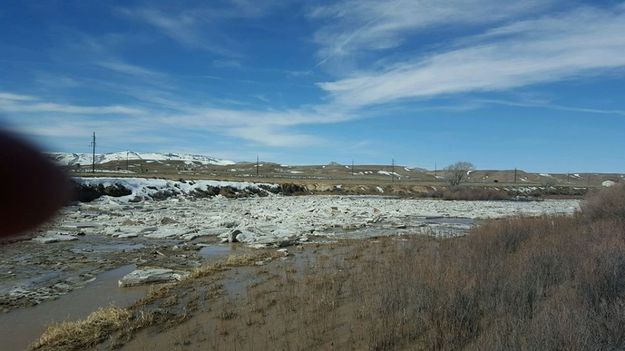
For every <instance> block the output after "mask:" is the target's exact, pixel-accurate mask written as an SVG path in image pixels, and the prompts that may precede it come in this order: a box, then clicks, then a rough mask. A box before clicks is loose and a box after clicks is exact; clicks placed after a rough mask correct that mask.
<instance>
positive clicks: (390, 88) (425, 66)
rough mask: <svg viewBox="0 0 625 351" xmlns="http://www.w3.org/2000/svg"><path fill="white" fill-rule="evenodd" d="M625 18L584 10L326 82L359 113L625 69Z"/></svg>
mask: <svg viewBox="0 0 625 351" xmlns="http://www.w3.org/2000/svg"><path fill="white" fill-rule="evenodd" d="M623 33H625V11H624V10H623V9H622V8H618V9H615V10H613V11H609V10H598V9H590V8H584V9H578V10H575V11H571V12H568V13H565V14H562V15H559V16H551V17H543V18H539V19H534V20H526V21H522V22H517V23H513V24H510V25H506V26H501V27H499V28H496V29H493V30H491V31H489V32H487V33H486V34H485V35H481V36H478V37H476V38H475V40H473V41H470V45H468V46H465V47H461V48H456V49H452V50H449V51H446V52H441V53H436V54H433V55H430V56H428V57H425V58H420V59H415V60H408V61H405V62H399V63H396V64H394V65H392V66H390V67H388V68H387V69H385V70H383V71H373V72H365V73H357V74H356V75H355V76H353V77H350V78H346V79H342V80H338V81H334V82H324V83H320V84H319V86H320V87H321V88H322V89H323V90H325V91H326V92H328V93H329V94H331V95H332V96H333V97H334V99H335V102H336V103H338V104H340V105H344V106H351V107H352V108H356V107H362V106H367V105H372V104H381V103H388V102H392V101H397V100H400V99H407V98H425V97H433V96H437V95H442V94H454V93H467V92H476V91H499V90H506V89H512V88H516V87H521V86H526V85H531V84H536V83H545V82H553V81H558V80H563V79H569V78H575V77H577V76H580V75H585V74H592V73H597V72H603V71H604V70H606V69H613V68H619V67H623V66H625V36H624V35H623Z"/></svg>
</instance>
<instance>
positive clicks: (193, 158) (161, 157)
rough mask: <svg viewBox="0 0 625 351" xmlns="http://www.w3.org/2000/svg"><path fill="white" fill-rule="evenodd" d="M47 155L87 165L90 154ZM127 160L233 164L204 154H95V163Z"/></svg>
mask: <svg viewBox="0 0 625 351" xmlns="http://www.w3.org/2000/svg"><path fill="white" fill-rule="evenodd" d="M49 155H50V156H51V157H52V159H54V160H55V161H56V162H58V163H59V164H61V165H65V166H73V165H76V164H81V165H89V164H91V161H92V160H91V159H92V156H91V154H88V153H81V154H76V153H63V152H50V153H49ZM126 157H128V160H131V161H132V160H150V161H184V162H187V163H190V162H195V163H200V164H204V165H220V166H227V165H232V164H235V162H233V161H228V160H222V159H218V158H214V157H210V156H205V155H192V154H175V153H167V154H164V153H157V152H141V153H139V152H132V151H128V152H126V151H122V152H111V153H107V154H96V155H95V163H96V164H102V163H107V162H111V161H125V160H126Z"/></svg>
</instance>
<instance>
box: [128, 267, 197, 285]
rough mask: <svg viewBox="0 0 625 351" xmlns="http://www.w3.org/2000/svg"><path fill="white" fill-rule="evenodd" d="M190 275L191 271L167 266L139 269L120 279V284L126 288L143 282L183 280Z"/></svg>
mask: <svg viewBox="0 0 625 351" xmlns="http://www.w3.org/2000/svg"><path fill="white" fill-rule="evenodd" d="M188 275H189V273H187V272H179V271H174V270H172V269H165V268H146V269H137V270H134V271H132V272H130V273H128V274H126V275H125V276H124V277H123V278H122V279H120V280H119V282H118V285H119V286H120V287H122V288H124V287H129V286H135V285H142V284H153V283H167V282H174V281H181V280H183V279H184V278H186V277H187V276H188Z"/></svg>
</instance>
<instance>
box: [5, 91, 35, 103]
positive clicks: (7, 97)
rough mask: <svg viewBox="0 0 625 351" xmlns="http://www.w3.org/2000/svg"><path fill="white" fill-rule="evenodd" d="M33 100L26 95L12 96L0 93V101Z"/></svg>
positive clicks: (11, 94)
mask: <svg viewBox="0 0 625 351" xmlns="http://www.w3.org/2000/svg"><path fill="white" fill-rule="evenodd" d="M34 99H35V98H34V97H32V96H28V95H19V94H13V93H6V92H4V93H3V92H0V100H5V101H7V100H8V101H29V100H34Z"/></svg>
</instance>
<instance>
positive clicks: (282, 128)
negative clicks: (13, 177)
mask: <svg viewBox="0 0 625 351" xmlns="http://www.w3.org/2000/svg"><path fill="white" fill-rule="evenodd" d="M624 33H625V4H624V3H623V2H622V1H588V2H584V1H575V0H573V1H571V0H566V1H564V0H562V1H560V0H527V1H522V2H501V1H496V0H458V1H447V0H422V1H406V0H388V1H373V0H359V1H356V0H340V1H334V2H328V1H314V0H311V1H296V0H280V1H278V0H276V1H272V0H267V1H252V0H223V1H208V2H207V1H175V2H172V1H163V2H159V1H124V2H117V1H60V0H59V1H52V0H51V1H11V0H9V1H3V5H2V6H1V7H0V123H2V125H4V127H5V128H9V129H12V130H14V131H17V132H19V133H22V134H24V135H26V136H27V137H28V138H30V139H31V140H33V141H35V142H36V143H38V144H40V145H41V146H42V147H44V148H45V149H48V150H50V151H68V152H88V151H89V142H90V135H91V133H92V132H93V131H95V132H96V133H97V135H98V146H99V148H98V151H99V152H112V151H121V150H127V149H130V150H134V151H163V152H192V153H205V154H209V155H213V156H217V157H222V158H227V159H233V160H253V159H255V157H256V154H260V156H261V158H262V159H263V160H267V161H276V162H281V163H291V164H324V163H328V162H330V161H338V162H344V163H350V162H351V160H352V159H353V160H354V161H355V162H356V163H360V164H371V163H377V164H387V163H390V161H391V159H392V158H394V159H395V160H396V161H397V162H398V163H400V164H404V165H408V166H419V167H426V168H433V167H434V164H435V163H436V164H437V165H438V166H439V167H442V166H444V165H446V164H449V163H452V162H455V161H458V160H467V161H471V162H473V163H474V164H475V165H476V166H477V167H478V168H481V169H512V168H515V167H516V168H520V169H525V170H529V171H545V172H583V171H596V172H625V34H624Z"/></svg>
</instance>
